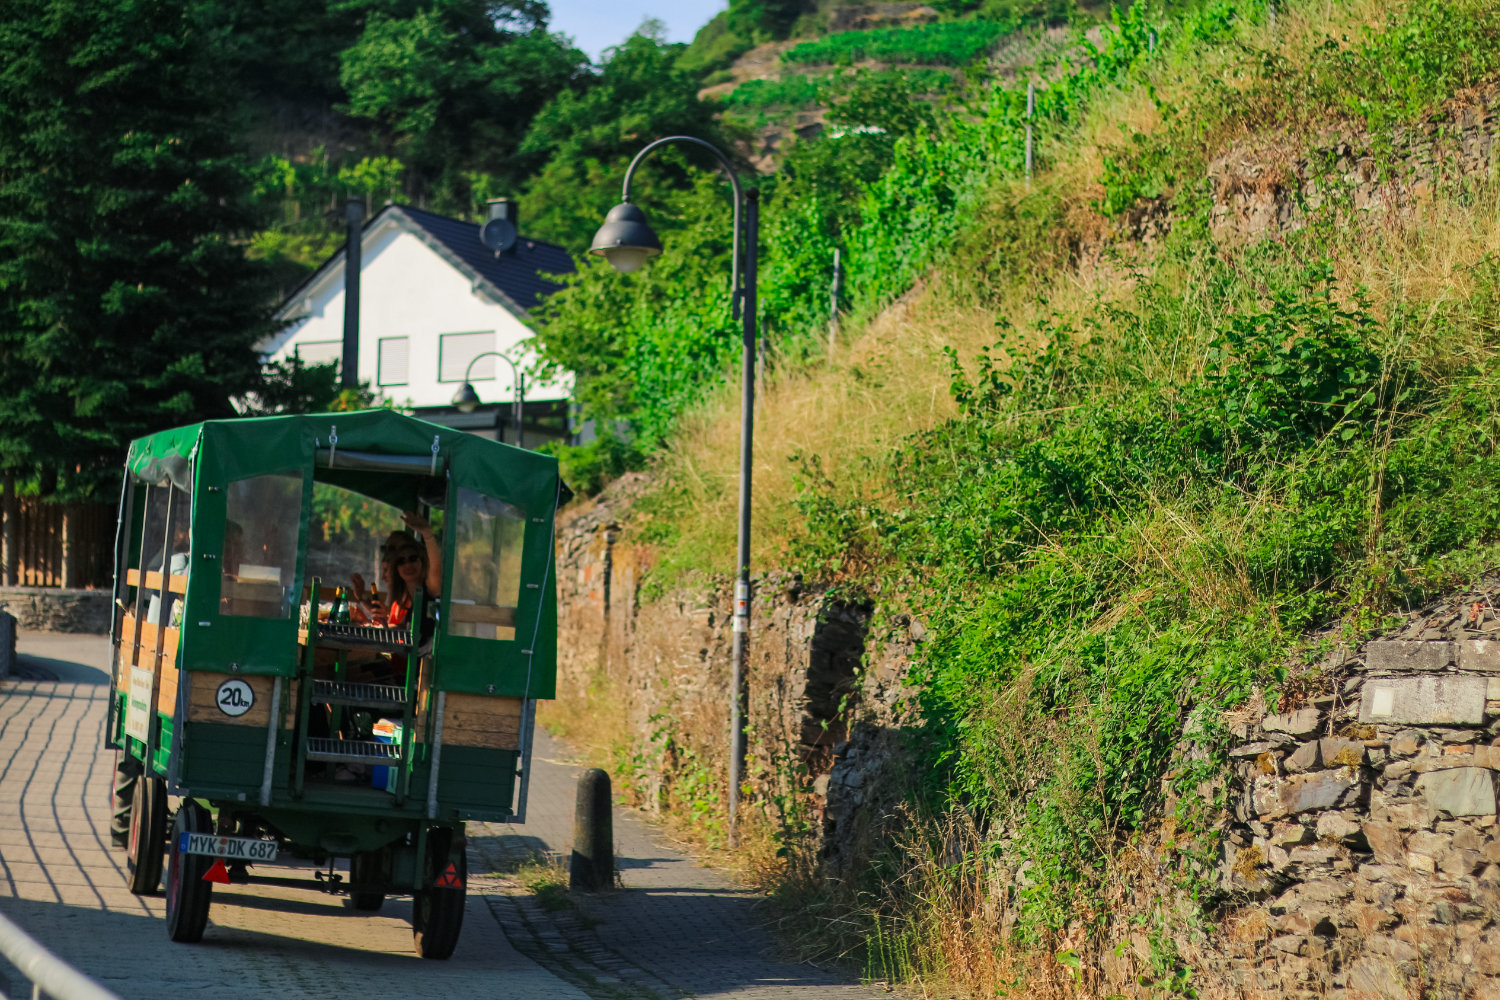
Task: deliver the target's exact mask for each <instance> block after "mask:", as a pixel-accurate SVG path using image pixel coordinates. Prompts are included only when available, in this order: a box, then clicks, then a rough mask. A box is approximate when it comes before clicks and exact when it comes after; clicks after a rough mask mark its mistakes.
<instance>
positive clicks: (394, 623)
mask: <svg viewBox="0 0 1500 1000" xmlns="http://www.w3.org/2000/svg"><path fill="white" fill-rule="evenodd" d="M401 520H402V521H404V522H405V523H406V524H407V525H408V526H409V527H410V528H411V529H412V530H411V532H408V531H393V532H391V534H390V536H389V537H388V538H386V540H385V543H384V544H383V545H381V547H380V582H381V583H383V584H385V587H386V595H385V599H384V600H383V601H382V600H380V599H379V598H377V597H370V598H362V600H361V604H362V605H363V606H362V607H361V608H360V611H361V613H362V614H363V615H364V616H365V617H366V618H367V619H368V620H369V623H370V624H373V625H383V626H385V627H386V628H410V627H411V616H412V599H413V595H415V593H416V590H417V588H418V587H421V588H422V590H423V593H424V594H425V595H426V596H427V597H428V598H433V597H437V596H438V595H439V594H440V593H441V592H442V587H443V556H442V549H441V548H440V547H439V545H438V540H437V533H436V532H434V531H433V530H432V525H431V524H430V523H428V521H427V518H425V517H423V516H422V515H421V514H418V513H417V512H416V511H410V510H408V511H403V512H402V514H401ZM412 532H415V535H413V534H412ZM350 581H351V582H352V583H353V584H354V592H355V593H356V594H361V595H362V594H364V593H365V592H366V591H365V581H364V578H363V577H361V576H360V575H359V574H358V573H355V574H353V575H352V576H351V577H350Z"/></svg>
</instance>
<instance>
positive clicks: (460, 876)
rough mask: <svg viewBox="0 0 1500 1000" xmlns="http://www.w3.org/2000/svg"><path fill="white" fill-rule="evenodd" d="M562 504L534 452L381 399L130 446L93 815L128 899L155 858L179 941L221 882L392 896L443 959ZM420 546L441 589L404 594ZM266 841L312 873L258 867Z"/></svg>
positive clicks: (515, 720) (536, 671)
mask: <svg viewBox="0 0 1500 1000" xmlns="http://www.w3.org/2000/svg"><path fill="white" fill-rule="evenodd" d="M565 497H566V487H564V486H563V484H562V482H561V480H560V478H559V476H558V468H557V462H556V461H555V460H554V459H552V458H550V457H548V456H544V455H540V454H537V453H535V452H529V451H523V450H521V449H518V448H513V447H510V446H508V445H504V444H499V443H496V442H494V441H489V440H485V439H483V438H479V437H475V436H473V435H470V434H464V433H460V432H457V431H454V430H452V429H450V428H446V427H440V426H437V425H434V424H429V423H426V422H424V421H421V420H417V419H414V418H411V417H407V416H403V415H401V414H399V413H395V412H392V411H389V410H367V411H363V412H358V413H327V414H316V415H311V416H284V417H264V418H253V419H243V420H214V421H206V422H204V423H200V424H194V425H192V426H188V427H182V428H177V429H175V430H170V431H163V432H161V433H159V434H154V435H151V436H150V437H145V438H141V439H140V440H137V441H135V442H132V444H131V447H130V455H129V459H128V463H127V469H126V475H125V487H124V490H123V495H122V499H121V507H120V530H119V534H118V541H117V545H116V566H117V572H116V577H115V592H114V593H115V600H116V614H115V619H114V628H113V634H112V641H113V656H112V674H113V680H114V693H115V696H114V698H113V699H112V700H111V712H110V717H109V724H108V727H107V730H106V732H107V740H108V742H109V744H110V745H111V746H113V747H115V748H117V749H118V751H119V756H118V765H117V768H116V776H115V783H114V806H115V811H114V824H113V826H112V830H111V833H112V835H113V836H114V838H115V840H116V844H117V845H118V846H120V847H122V848H124V849H125V850H126V851H127V852H128V860H129V864H128V869H129V881H130V888H131V889H132V890H133V891H134V892H137V893H152V892H155V891H156V889H157V886H158V884H159V882H160V881H161V878H162V873H163V866H164V864H165V869H166V886H165V891H166V895H167V923H168V930H169V932H170V934H171V936H172V938H173V939H174V940H178V941H196V940H198V939H199V938H201V936H202V934H203V931H204V927H205V925H206V923H207V918H208V907H209V902H210V899H211V893H212V890H213V886H214V884H215V883H230V884H232V883H238V882H250V883H253V882H256V881H271V882H276V883H287V882H297V883H299V884H303V885H306V886H308V887H309V888H317V889H320V890H324V891H329V890H333V891H341V892H347V893H348V895H349V898H350V900H351V902H352V904H353V905H354V906H356V907H359V908H362V909H375V908H378V907H379V906H380V905H381V903H382V901H383V899H384V898H385V896H386V895H387V894H390V893H411V894H412V895H413V900H414V905H413V920H412V923H413V931H414V936H415V942H416V947H417V950H418V952H419V953H420V954H422V955H423V956H426V957H430V958H446V957H448V956H449V955H450V954H451V953H452V951H453V948H454V945H455V944H456V942H457V939H458V933H459V928H460V925H461V922H462V917H463V904H464V884H465V881H466V869H465V861H464V846H465V844H464V824H465V821H466V820H485V821H521V820H523V819H524V815H525V808H526V790H527V789H526V786H527V777H528V773H529V759H530V758H529V754H530V747H531V733H532V727H533V717H534V708H535V704H536V700H537V699H539V698H551V697H553V691H554V684H555V679H556V645H557V637H556V633H557V628H556V610H557V609H556V597H555V586H554V579H553V520H554V517H555V515H556V512H557V508H558V505H559V504H560V503H561V502H562V501H563V500H564V499H565ZM404 524H416V525H418V526H419V528H420V530H421V532H422V533H421V536H420V537H416V536H411V535H404V534H401V533H400V529H402V528H403V526H404ZM429 527H430V528H431V530H430V531H429V530H427V529H428V528H429ZM393 540H394V541H393ZM403 544H406V545H407V546H408V548H407V549H406V552H407V554H406V556H405V557H404V558H395V557H393V556H392V554H391V553H392V549H393V548H400V547H401V546H402V545H403ZM424 545H426V546H428V547H427V548H426V549H425V550H423V552H422V562H421V565H422V567H423V569H424V571H425V570H426V567H428V566H430V565H436V566H437V569H436V570H434V571H433V572H432V573H431V574H430V577H429V578H436V580H435V581H434V582H436V581H437V580H440V583H439V584H438V585H437V586H433V587H426V586H424V583H423V582H418V583H416V584H415V586H414V587H408V588H406V590H405V591H403V590H402V585H401V583H400V581H396V580H394V578H395V577H396V576H398V575H400V574H402V573H408V572H411V571H409V570H406V569H405V568H404V566H405V564H408V563H411V562H413V561H414V559H415V556H413V555H411V550H412V548H416V549H422V546H424ZM428 552H431V553H433V554H434V555H436V556H437V559H436V561H435V562H434V560H432V559H430V558H429V557H428V555H427V553H428ZM393 562H394V563H399V564H401V566H399V567H398V566H393ZM366 578H368V579H369V581H370V582H369V584H368V585H365V584H364V582H363V581H364V579H366ZM367 588H368V589H367ZM396 591H402V592H403V593H405V595H406V600H407V602H408V606H409V607H410V608H411V609H413V610H410V611H409V612H407V613H406V614H405V616H404V617H403V616H399V615H397V614H396V613H395V610H394V608H395V603H394V599H393V597H392V595H393V594H394V593H395V592H396ZM432 591H436V594H433V593H432ZM388 600H390V601H391V607H389V608H387V607H386V601H388ZM382 609H384V610H385V611H386V612H388V613H386V614H382ZM398 618H401V620H400V621H399V623H398V624H394V625H393V624H392V623H395V622H397V620H398ZM169 797H170V798H176V799H179V800H180V804H179V805H178V806H177V808H176V809H175V811H173V810H171V809H170V808H169ZM286 857H294V858H301V859H306V860H308V861H310V862H312V863H313V864H314V865H317V866H320V867H319V868H318V869H316V870H315V871H314V872H313V874H314V875H315V878H312V879H293V878H291V877H289V876H286V875H282V876H280V877H275V876H272V875H265V874H259V873H258V872H257V868H259V869H260V870H261V871H264V869H265V866H266V864H267V863H268V862H270V861H272V860H274V859H276V858H286ZM339 859H348V865H347V875H346V874H345V873H344V872H342V871H340V870H339V866H338V865H337V864H336V862H337V860H339ZM323 865H327V871H326V872H324V871H323V870H322V868H321V866H323ZM305 867H306V866H304V868H305Z"/></svg>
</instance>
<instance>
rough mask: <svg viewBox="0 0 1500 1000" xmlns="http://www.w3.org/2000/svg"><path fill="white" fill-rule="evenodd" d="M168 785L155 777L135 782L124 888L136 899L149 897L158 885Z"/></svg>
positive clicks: (165, 840) (163, 846) (164, 847)
mask: <svg viewBox="0 0 1500 1000" xmlns="http://www.w3.org/2000/svg"><path fill="white" fill-rule="evenodd" d="M166 826H167V785H166V782H164V781H162V780H161V779H160V778H158V777H156V776H155V775H148V774H143V775H141V776H140V777H139V778H137V779H136V782H135V794H134V795H133V796H132V802H131V807H130V840H129V843H128V844H127V846H126V850H127V851H128V852H129V855H128V857H127V858H126V868H127V869H128V873H127V875H126V877H125V884H126V885H127V886H128V887H129V889H130V891H131V892H133V893H135V894H136V895H137V896H149V895H151V894H152V893H154V892H156V887H157V886H158V885H160V884H161V856H162V853H163V852H164V851H165V850H166V847H167V831H166Z"/></svg>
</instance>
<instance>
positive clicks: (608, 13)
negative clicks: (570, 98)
mask: <svg viewBox="0 0 1500 1000" xmlns="http://www.w3.org/2000/svg"><path fill="white" fill-rule="evenodd" d="M727 5H728V4H727V0H613V2H611V0H548V6H549V7H551V8H552V30H553V31H560V32H562V33H563V34H565V35H571V36H573V41H574V43H575V44H577V46H578V47H579V48H580V49H583V51H584V52H587V53H588V55H589V58H590V59H593V60H594V61H595V62H598V61H599V53H600V52H602V51H603V50H605V49H607V48H609V47H610V46H611V45H619V44H620V43H621V42H623V41H624V40H625V39H626V38H628V37H630V33H631V32H633V31H635V29H636V28H639V27H640V26H641V22H642V21H644V20H645V19H646V18H648V17H654V18H656V19H657V20H659V21H661V22H662V23H663V24H665V25H666V26H667V41H669V42H691V41H692V40H693V36H694V35H695V34H697V33H698V29H699V28H701V27H703V26H704V25H705V24H707V23H708V20H709V18H711V17H713V16H714V15H715V14H717V13H718V12H719V11H721V10H723V9H724V8H725V7H726V6H727Z"/></svg>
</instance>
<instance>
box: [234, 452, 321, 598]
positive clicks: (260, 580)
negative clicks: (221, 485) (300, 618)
mask: <svg viewBox="0 0 1500 1000" xmlns="http://www.w3.org/2000/svg"><path fill="white" fill-rule="evenodd" d="M225 500H226V503H225V516H226V519H225V522H224V553H223V563H224V579H223V583H222V585H221V587H220V590H219V611H220V613H221V614H226V615H237V616H240V617H245V618H290V617H291V614H292V604H293V603H294V600H293V598H294V596H295V595H294V593H293V588H294V587H295V586H296V582H297V533H298V529H299V527H300V526H301V524H302V477H301V476H300V475H287V474H276V475H269V476H252V477H251V478H249V479H237V480H235V481H233V482H231V483H230V484H229V486H228V488H227V490H226V498H225Z"/></svg>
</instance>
